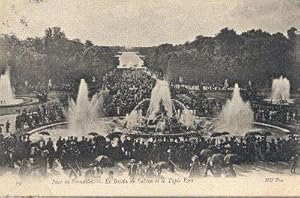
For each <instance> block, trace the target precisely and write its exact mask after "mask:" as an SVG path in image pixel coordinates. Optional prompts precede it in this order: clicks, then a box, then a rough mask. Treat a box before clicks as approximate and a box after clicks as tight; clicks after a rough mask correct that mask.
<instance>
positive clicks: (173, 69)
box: [0, 27, 297, 87]
mask: <svg viewBox="0 0 300 198" xmlns="http://www.w3.org/2000/svg"><path fill="white" fill-rule="evenodd" d="M295 31H296V29H295V28H291V29H290V30H288V32H287V37H285V36H284V35H283V34H281V33H276V34H270V33H267V32H263V31H261V30H250V31H247V32H244V33H242V34H237V33H236V32H235V31H234V30H230V29H228V28H225V29H222V30H221V31H220V32H219V33H218V34H217V35H216V36H215V37H204V36H197V37H196V39H195V40H194V41H192V42H187V43H185V44H182V45H176V46H174V45H171V44H162V45H159V46H155V47H140V48H137V49H136V50H139V51H140V53H141V54H143V55H145V56H146V59H145V65H146V66H148V67H150V68H151V69H153V70H158V71H162V72H163V73H165V74H166V75H167V76H168V77H169V78H170V79H171V80H173V81H177V80H178V78H179V77H183V81H184V82H186V83H200V82H214V83H222V82H224V80H225V79H228V80H229V82H230V83H233V82H238V83H240V84H242V85H245V84H246V83H247V82H248V81H249V80H251V81H252V82H254V83H255V84H256V85H259V86H262V87H263V86H268V87H269V86H270V82H271V80H272V77H277V76H279V75H284V76H287V77H288V78H289V79H291V80H292V85H293V84H294V85H295V84H296V83H293V82H296V80H297V78H296V77H297V73H295V72H294V71H295V67H296V66H295V57H294V55H293V54H294V53H293V50H294V48H295V43H296V42H295V40H296V39H295V38H296V34H295ZM120 50H124V49H123V48H122V47H103V46H102V47H101V46H96V45H94V44H93V43H92V42H91V41H86V42H85V43H82V42H80V40H70V39H68V38H67V37H66V35H65V34H64V32H63V31H62V30H61V29H60V28H59V27H53V28H48V29H46V31H45V36H44V37H42V38H38V37H36V38H28V39H26V40H19V39H18V38H17V37H16V36H13V35H2V37H0V71H1V72H3V71H4V68H5V67H6V65H7V63H8V64H9V65H10V69H11V73H12V80H13V84H14V85H16V84H18V83H24V82H25V81H28V82H29V83H31V84H37V83H39V82H40V83H46V82H48V80H49V79H52V80H53V82H56V83H61V82H64V83H66V82H70V83H73V82H77V81H79V79H80V78H85V79H86V80H87V81H89V80H91V79H92V76H95V77H96V78H98V79H100V78H101V77H102V76H103V75H104V74H105V73H106V72H107V71H109V70H111V69H112V68H114V67H115V66H116V65H117V64H118V63H117V59H116V58H115V57H114V56H115V55H116V54H117V52H118V51H120Z"/></svg>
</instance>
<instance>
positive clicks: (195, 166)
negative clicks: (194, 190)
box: [189, 156, 201, 178]
mask: <svg viewBox="0 0 300 198" xmlns="http://www.w3.org/2000/svg"><path fill="white" fill-rule="evenodd" d="M190 166H191V168H190V172H189V177H190V178H193V177H199V176H200V172H201V170H200V162H199V157H198V156H193V157H192V163H191V165H190Z"/></svg>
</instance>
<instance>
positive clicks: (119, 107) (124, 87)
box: [103, 70, 155, 116]
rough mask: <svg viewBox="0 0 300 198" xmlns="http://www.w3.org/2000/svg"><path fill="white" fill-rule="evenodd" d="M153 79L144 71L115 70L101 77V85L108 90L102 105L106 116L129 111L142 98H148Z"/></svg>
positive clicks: (124, 113) (118, 114)
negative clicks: (108, 92)
mask: <svg viewBox="0 0 300 198" xmlns="http://www.w3.org/2000/svg"><path fill="white" fill-rule="evenodd" d="M154 83H155V80H154V79H153V78H152V77H151V76H150V75H148V74H147V73H145V72H141V71H134V70H124V71H123V70H121V71H120V70H116V71H111V72H108V73H107V75H106V76H105V77H104V78H103V87H105V88H106V89H108V90H109V91H110V94H109V96H108V97H107V98H106V101H105V104H104V107H105V111H106V114H107V115H108V116H120V115H123V116H124V115H126V113H130V112H131V110H132V109H133V108H134V107H135V106H136V105H137V104H138V102H140V101H141V100H142V99H145V98H150V95H151V90H152V87H153V86H154Z"/></svg>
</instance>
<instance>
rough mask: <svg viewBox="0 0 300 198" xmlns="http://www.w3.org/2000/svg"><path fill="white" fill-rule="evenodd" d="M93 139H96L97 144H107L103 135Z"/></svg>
mask: <svg viewBox="0 0 300 198" xmlns="http://www.w3.org/2000/svg"><path fill="white" fill-rule="evenodd" d="M93 139H94V141H95V142H97V143H99V144H105V142H106V139H105V137H104V136H102V135H97V136H95V137H94V138H93Z"/></svg>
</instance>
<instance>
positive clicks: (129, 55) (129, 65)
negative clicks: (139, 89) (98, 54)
mask: <svg viewBox="0 0 300 198" xmlns="http://www.w3.org/2000/svg"><path fill="white" fill-rule="evenodd" d="M116 57H118V59H119V65H118V67H117V68H118V69H145V68H146V67H144V61H143V59H142V58H143V57H144V56H142V55H140V54H139V53H138V52H119V54H118V55H116Z"/></svg>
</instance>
